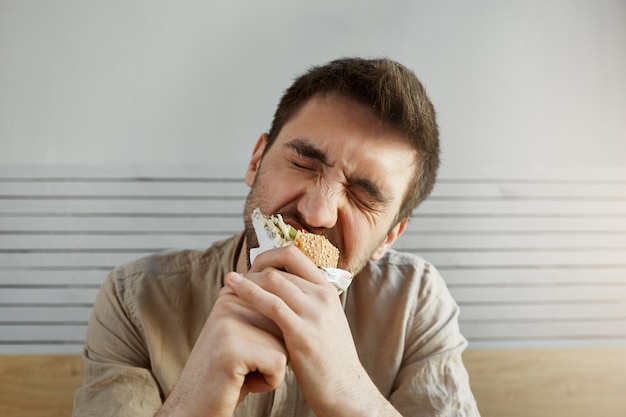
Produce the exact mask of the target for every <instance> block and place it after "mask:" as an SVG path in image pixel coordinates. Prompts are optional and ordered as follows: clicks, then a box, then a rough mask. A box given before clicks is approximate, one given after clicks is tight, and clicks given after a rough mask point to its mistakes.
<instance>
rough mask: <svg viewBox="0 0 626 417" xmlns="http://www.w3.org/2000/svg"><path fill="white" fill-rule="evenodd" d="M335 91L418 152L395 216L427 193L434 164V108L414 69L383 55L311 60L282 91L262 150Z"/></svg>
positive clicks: (406, 213)
mask: <svg viewBox="0 0 626 417" xmlns="http://www.w3.org/2000/svg"><path fill="white" fill-rule="evenodd" d="M331 93H334V94H338V95H340V96H342V97H345V98H348V99H351V100H354V101H356V102H358V103H363V104H365V105H367V106H368V107H370V108H371V109H372V112H373V114H374V115H375V116H376V117H377V118H378V119H379V120H381V121H382V122H383V123H385V124H386V125H388V126H390V127H391V128H393V129H395V130H397V131H398V132H400V133H401V134H403V135H405V136H406V138H407V141H409V142H410V143H411V145H412V146H413V148H414V149H415V150H416V152H417V161H416V162H417V163H416V167H415V173H414V176H413V179H412V181H411V182H410V183H409V186H408V189H407V192H406V195H405V197H404V201H403V202H402V205H401V206H400V210H399V212H398V217H397V220H402V219H405V218H407V217H410V216H411V213H412V211H413V210H414V209H415V208H416V207H417V206H418V205H419V204H420V203H421V202H422V201H423V200H424V199H425V198H426V197H427V196H428V195H429V194H430V192H431V191H432V189H433V186H434V185H435V180H436V177H437V169H438V167H439V129H438V128H437V122H436V120H435V110H434V108H433V105H432V103H431V102H430V100H429V98H428V96H427V95H426V91H425V90H424V87H423V86H422V84H421V83H420V81H419V80H418V79H417V77H416V75H415V74H414V73H413V71H411V70H410V69H408V68H406V67H405V66H403V65H401V64H399V63H397V62H395V61H392V60H390V59H386V58H380V59H362V58H342V59H337V60H334V61H331V62H329V63H327V64H325V65H321V66H314V67H312V68H310V69H309V70H308V71H307V72H306V73H304V74H303V75H301V76H299V77H298V78H296V80H295V81H294V83H293V84H292V85H291V87H289V88H288V89H287V90H286V91H285V94H284V95H283V96H282V98H281V100H280V103H279V104H278V108H277V109H276V113H274V120H273V121H272V126H271V129H270V131H269V135H268V136H269V138H268V144H267V147H266V150H267V149H269V148H270V147H271V145H272V143H273V142H274V141H275V140H276V137H277V136H278V134H279V133H280V131H281V129H282V128H283V126H284V125H285V123H287V121H289V120H290V119H291V118H292V117H294V116H295V115H296V113H297V112H298V111H299V110H300V109H301V108H302V107H303V106H304V105H305V104H306V103H308V102H309V100H311V99H312V98H313V97H315V96H320V95H326V94H331Z"/></svg>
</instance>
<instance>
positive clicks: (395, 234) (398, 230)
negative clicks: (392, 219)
mask: <svg viewBox="0 0 626 417" xmlns="http://www.w3.org/2000/svg"><path fill="white" fill-rule="evenodd" d="M408 223H409V219H408V218H407V219H404V220H402V221H400V222H398V223H397V224H396V225H395V226H394V227H393V228H392V229H391V230H390V231H389V233H387V236H386V237H385V240H383V241H382V243H381V244H380V246H378V248H377V249H376V250H375V251H374V253H373V254H372V256H370V260H372V261H377V260H379V259H380V258H382V256H383V255H384V254H385V251H386V250H387V249H389V248H390V247H391V245H392V244H393V242H395V241H396V239H397V238H399V237H400V235H401V234H402V233H404V229H406V225H407V224H408Z"/></svg>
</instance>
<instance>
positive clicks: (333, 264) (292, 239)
mask: <svg viewBox="0 0 626 417" xmlns="http://www.w3.org/2000/svg"><path fill="white" fill-rule="evenodd" d="M252 225H253V226H254V231H255V232H256V236H257V240H258V241H259V247H258V248H253V249H251V250H250V262H251V263H252V262H254V259H255V258H256V256H257V255H259V254H260V253H262V252H264V251H266V250H269V249H274V248H281V247H283V246H287V245H295V246H296V247H297V248H298V249H300V251H302V253H304V254H305V255H306V256H307V257H308V258H309V259H311V260H312V261H313V262H314V263H315V265H317V266H318V267H320V268H322V269H324V271H326V275H327V277H328V279H329V281H330V282H332V283H333V284H335V286H336V287H337V288H338V289H339V291H340V292H341V291H343V290H345V289H346V288H347V287H348V285H350V281H351V279H352V275H351V274H350V273H349V272H348V271H344V270H342V269H338V268H337V263H338V262H339V249H337V248H336V247H335V246H334V245H333V244H332V243H330V241H329V240H328V239H326V237H325V236H322V235H316V234H314V233H309V232H307V231H306V230H296V229H295V228H294V227H293V226H291V225H289V224H287V223H285V222H284V221H283V218H282V216H281V215H280V214H277V215H268V216H266V215H264V214H263V213H261V210H260V209H259V208H256V209H254V211H253V212H252Z"/></svg>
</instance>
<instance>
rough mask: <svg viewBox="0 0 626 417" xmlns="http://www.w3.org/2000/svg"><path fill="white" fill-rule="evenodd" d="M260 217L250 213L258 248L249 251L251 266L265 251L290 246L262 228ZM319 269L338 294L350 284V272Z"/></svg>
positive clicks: (257, 214)
mask: <svg viewBox="0 0 626 417" xmlns="http://www.w3.org/2000/svg"><path fill="white" fill-rule="evenodd" d="M262 216H263V215H262V214H261V211H260V210H259V209H255V210H254V211H253V212H252V225H253V226H254V231H255V233H256V237H257V240H258V242H259V247H258V248H252V249H250V264H253V263H254V260H255V259H256V257H257V256H258V255H260V254H261V253H263V252H265V251H267V250H270V249H276V248H281V247H283V246H287V245H290V244H291V242H289V241H285V240H284V239H282V238H280V237H278V236H272V235H271V233H270V231H269V230H267V229H266V228H265V227H264V226H263V217H262ZM321 269H323V270H324V272H325V275H326V279H328V281H329V282H330V283H331V284H333V285H334V286H335V287H336V288H337V292H338V293H339V294H341V293H342V292H344V291H345V290H346V289H347V288H348V287H349V286H350V283H351V282H352V274H351V273H350V272H348V271H346V270H344V269H339V268H331V267H328V266H323V267H321Z"/></svg>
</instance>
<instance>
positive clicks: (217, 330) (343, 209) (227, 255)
mask: <svg viewBox="0 0 626 417" xmlns="http://www.w3.org/2000/svg"><path fill="white" fill-rule="evenodd" d="M438 164H439V143H438V130H437V126H436V122H435V113H434V110H433V108H432V105H431V103H430V101H429V100H428V98H427V96H426V93H425V92H424V90H423V88H422V86H421V84H420V83H419V81H418V80H417V78H416V77H415V75H414V74H413V73H412V72H411V71H410V70H408V69H406V68H405V67H403V66H401V65H399V64H397V63H395V62H393V61H390V60H387V59H380V60H364V59H357V58H354V59H341V60H337V61H333V62H331V63H329V64H327V65H324V66H320V67H314V68H312V69H311V70H310V71H308V72H307V73H306V74H304V75H303V76H301V77H300V78H298V79H297V80H296V81H295V82H294V84H293V85H292V86H291V87H290V88H289V89H288V90H287V91H286V93H285V95H284V96H283V98H282V99H281V102H280V104H279V106H278V109H277V111H276V114H275V116H274V121H273V124H272V127H271V129H270V132H269V134H263V135H261V137H260V138H259V139H258V141H257V143H256V146H255V148H254V151H253V153H252V157H251V159H250V163H249V166H248V168H247V172H246V176H245V180H246V183H247V184H248V185H249V186H251V191H250V194H249V196H248V198H247V201H246V204H245V208H244V220H245V233H244V234H242V235H238V236H235V237H233V238H232V239H229V240H227V241H225V242H220V243H217V244H215V245H213V247H212V248H209V249H208V250H207V251H205V252H197V251H181V252H169V253H164V254H159V255H155V256H151V257H148V258H147V259H143V260H139V261H137V262H133V263H131V264H129V265H125V266H122V267H120V268H117V269H116V270H114V271H113V272H112V273H111V275H110V276H109V277H108V279H107V280H106V282H105V283H104V284H103V287H102V290H101V292H100V294H99V295H98V298H97V300H96V303H95V306H94V311H93V315H92V318H91V320H90V323H89V329H88V333H87V340H86V343H85V357H84V364H85V384H84V386H83V387H82V388H81V389H80V390H79V391H78V392H77V394H76V399H75V409H74V415H75V416H86V415H111V416H126V415H128V416H131V415H132V416H138V415H146V416H147V415H154V414H156V415H158V416H179V415H180V416H220V417H221V416H232V415H234V416H313V415H315V416H367V415H372V416H400V415H403V416H477V415H478V411H477V410H476V405H475V402H474V399H473V396H472V393H471V391H470V388H469V382H468V377H467V373H466V371H465V368H464V366H463V363H462V361H461V353H462V351H463V349H464V348H465V346H466V344H467V343H466V341H465V339H464V338H463V337H462V336H461V334H460V333H459V330H458V323H457V316H458V307H457V306H456V304H455V303H454V301H453V300H452V298H451V297H450V295H449V293H448V292H447V290H446V287H445V284H444V283H443V281H442V279H441V277H440V276H439V275H438V273H437V272H436V270H435V269H434V267H433V266H431V265H429V264H428V263H426V262H425V261H424V260H422V259H421V258H418V257H415V256H411V255H407V254H401V253H398V252H396V251H393V250H391V249H390V246H391V245H392V244H393V242H394V241H395V240H396V239H397V238H398V237H399V236H400V235H401V234H402V232H403V231H404V230H405V228H406V225H407V222H408V219H409V217H410V215H411V212H412V211H413V209H414V208H415V207H416V206H417V205H418V204H419V203H420V202H421V201H422V200H423V199H424V198H426V196H427V195H428V194H429V193H430V191H431V189H432V187H433V185H434V182H435V177H436V171H437V167H438ZM256 207H259V208H260V209H261V211H262V212H263V213H268V214H270V213H272V214H276V213H280V214H281V215H282V216H283V218H284V219H285V221H286V222H287V223H289V224H291V225H292V226H294V227H296V228H297V229H305V230H308V231H309V232H313V233H317V234H321V235H324V236H326V237H327V238H328V239H329V240H330V241H331V242H332V243H333V244H334V245H335V246H337V247H338V248H339V250H340V253H341V256H340V261H339V267H340V268H343V269H346V270H349V271H351V272H353V273H354V278H353V283H352V285H351V286H350V287H349V288H348V290H347V291H346V292H345V293H344V294H342V295H341V296H337V292H336V289H335V287H334V286H333V285H332V284H330V283H329V282H328V281H327V280H326V277H325V274H324V271H323V270H321V269H318V268H317V267H316V266H315V265H314V264H313V263H312V262H311V261H310V260H309V259H308V258H307V257H306V256H305V255H304V254H303V253H301V252H300V251H299V250H298V249H297V248H295V247H294V246H287V247H284V248H280V249H274V250H269V251H267V252H264V253H262V254H261V255H259V256H258V257H257V258H256V259H255V261H254V263H253V264H252V265H250V261H249V250H250V249H251V248H254V247H256V246H257V244H258V242H257V238H256V235H255V233H254V230H253V227H252V225H251V221H250V214H251V212H252V210H254V208H256Z"/></svg>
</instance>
